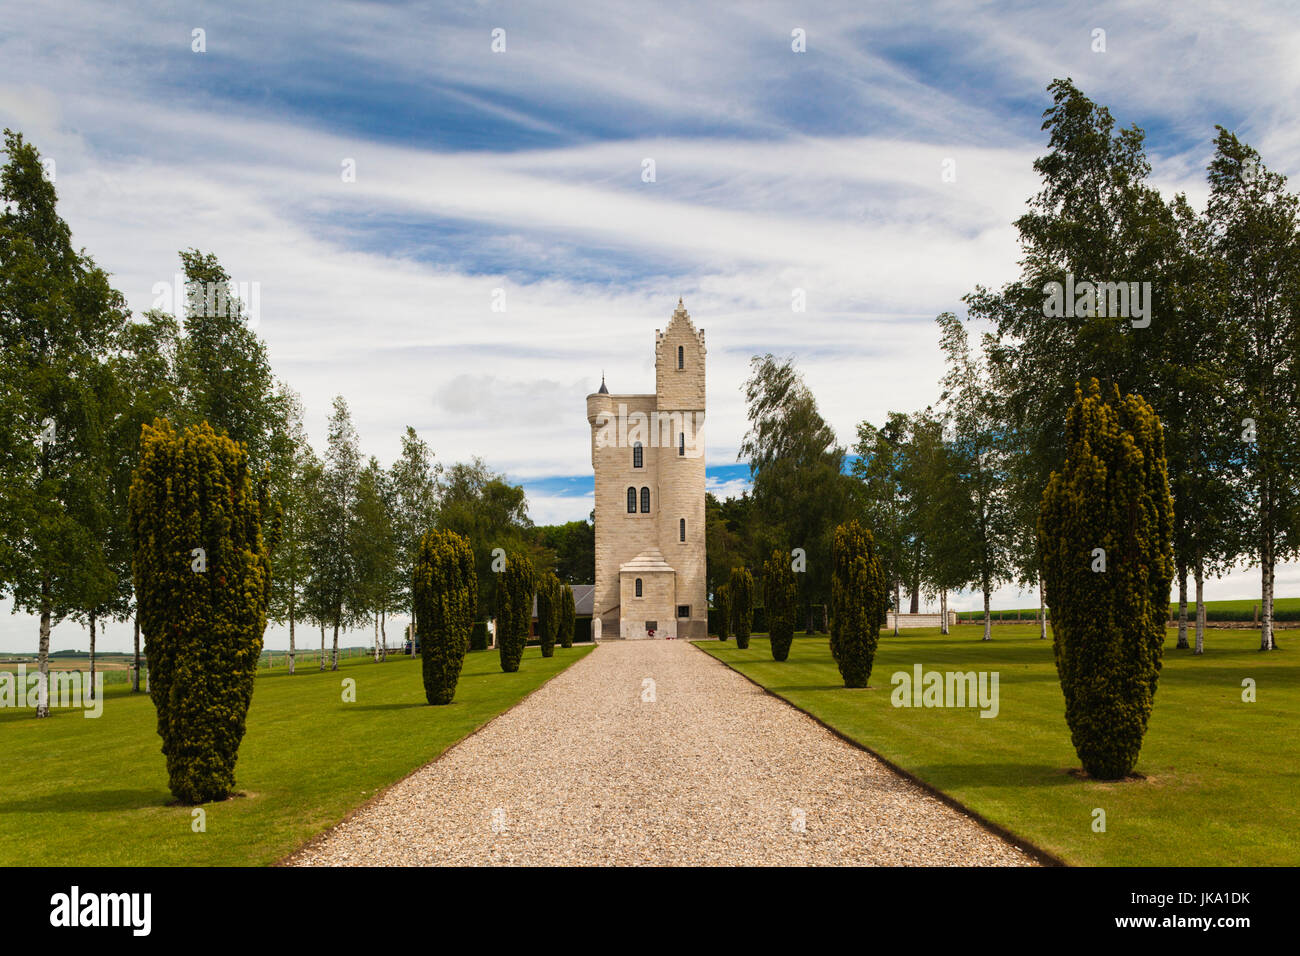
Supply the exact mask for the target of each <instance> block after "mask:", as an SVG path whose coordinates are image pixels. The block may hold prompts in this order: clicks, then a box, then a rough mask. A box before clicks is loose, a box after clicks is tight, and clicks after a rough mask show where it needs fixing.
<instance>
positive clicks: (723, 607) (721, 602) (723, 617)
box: [713, 584, 731, 641]
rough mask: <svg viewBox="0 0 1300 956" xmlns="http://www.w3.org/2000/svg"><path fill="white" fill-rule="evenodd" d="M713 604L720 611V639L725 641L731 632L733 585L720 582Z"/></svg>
mask: <svg viewBox="0 0 1300 956" xmlns="http://www.w3.org/2000/svg"><path fill="white" fill-rule="evenodd" d="M713 606H714V607H715V608H716V609H717V612H718V640H720V641H725V640H726V639H727V635H728V634H730V633H731V585H730V584H719V585H718V587H717V589H716V590H714V592H713Z"/></svg>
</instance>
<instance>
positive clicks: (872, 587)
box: [831, 520, 889, 687]
mask: <svg viewBox="0 0 1300 956" xmlns="http://www.w3.org/2000/svg"><path fill="white" fill-rule="evenodd" d="M834 562H835V563H834V568H833V569H832V571H831V655H832V656H833V657H834V658H835V663H836V664H837V665H839V669H840V676H841V677H843V678H844V686H845V687H866V686H867V681H868V680H870V678H871V667H872V664H873V663H874V661H875V657H876V645H877V644H878V643H879V641H880V628H881V627H882V626H883V625H884V623H885V608H886V606H887V604H888V601H889V596H888V593H887V589H886V584H885V572H884V569H883V568H882V567H881V563H880V558H879V557H878V556H877V554H876V542H875V539H874V538H873V537H872V535H871V532H870V531H868V530H867V529H865V528H863V527H862V526H861V525H859V524H858V522H857V521H856V520H855V521H850V522H848V523H847V524H842V525H840V526H839V527H838V528H836V529H835V549H834Z"/></svg>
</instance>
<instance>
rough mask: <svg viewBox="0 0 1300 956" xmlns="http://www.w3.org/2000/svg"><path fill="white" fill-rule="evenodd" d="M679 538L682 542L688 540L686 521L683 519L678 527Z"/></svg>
mask: <svg viewBox="0 0 1300 956" xmlns="http://www.w3.org/2000/svg"><path fill="white" fill-rule="evenodd" d="M677 531H678V537H679V539H680V540H682V541H685V540H686V519H685V518H682V519H681V521H680V522H679V523H678V525H677Z"/></svg>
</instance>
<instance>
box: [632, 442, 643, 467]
mask: <svg viewBox="0 0 1300 956" xmlns="http://www.w3.org/2000/svg"><path fill="white" fill-rule="evenodd" d="M644 464H645V451H644V450H643V449H642V447H641V443H640V442H637V443H636V444H635V445H633V446H632V467H633V468H640V467H642V465H644Z"/></svg>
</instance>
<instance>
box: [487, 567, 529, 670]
mask: <svg viewBox="0 0 1300 956" xmlns="http://www.w3.org/2000/svg"><path fill="white" fill-rule="evenodd" d="M496 577H497V596H496V599H497V648H498V649H499V651H500V653H501V669H502V670H503V671H505V672H506V673H507V674H513V673H514V672H515V671H517V670H519V662H520V661H521V660H523V656H524V646H525V645H526V644H527V643H528V632H529V631H530V630H531V629H532V623H533V592H534V590H535V588H536V582H537V572H536V570H535V569H534V568H533V562H532V561H530V560H528V558H526V557H524V556H523V555H522V554H520V553H519V552H518V551H511V552H509V553H508V554H507V555H506V564H505V567H504V568H502V569H501V571H499V572H498V573H497V575H496Z"/></svg>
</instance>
